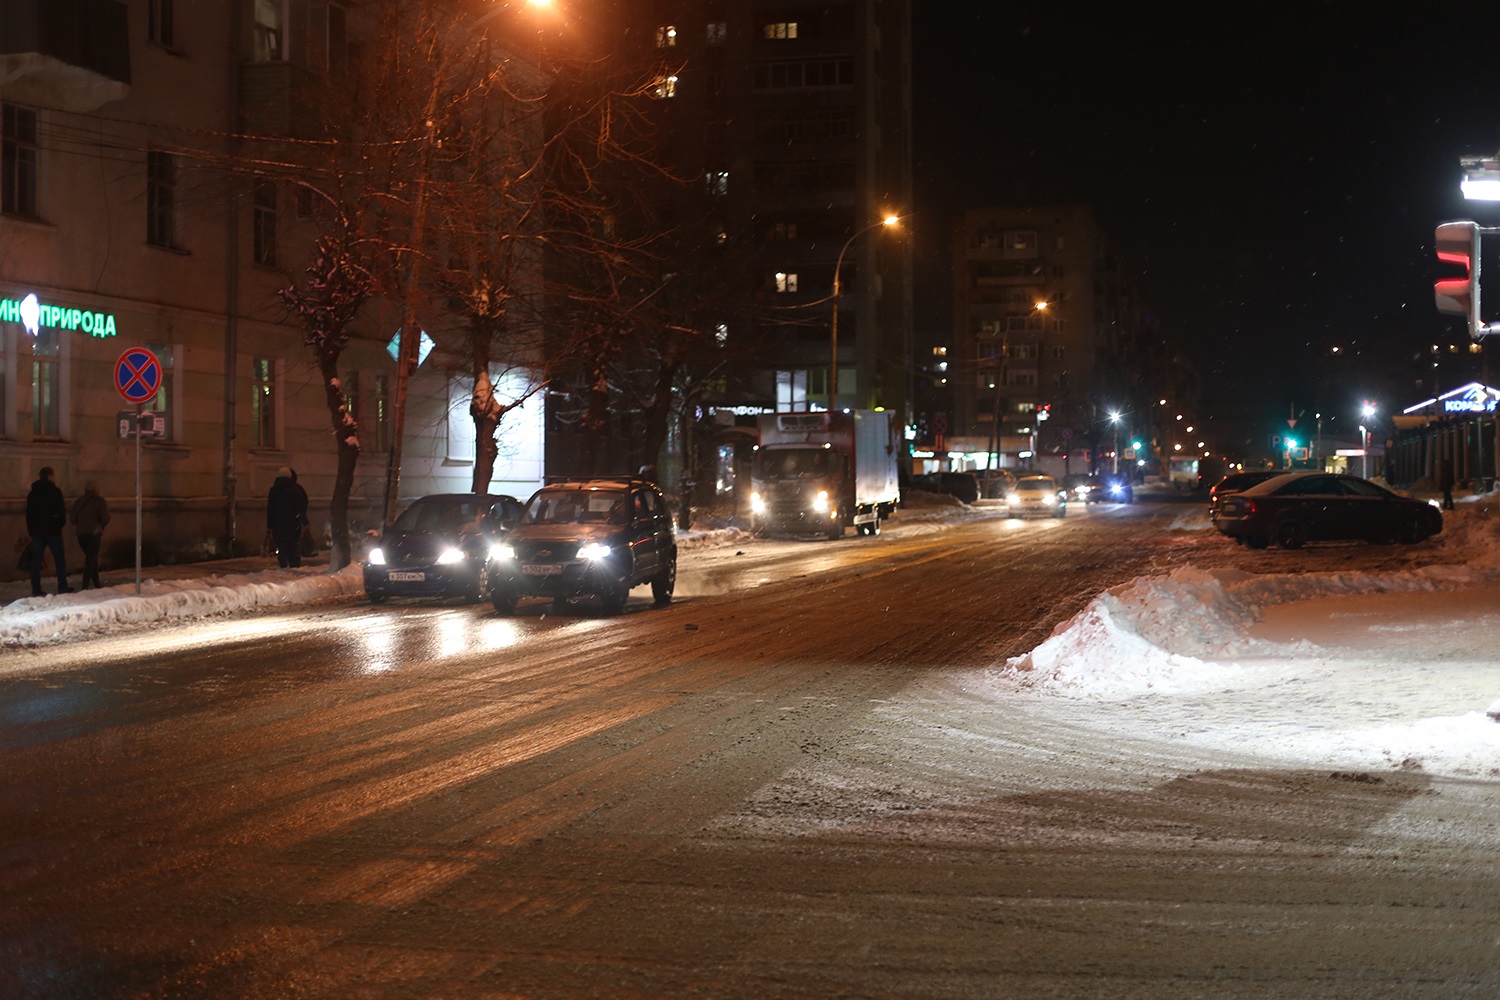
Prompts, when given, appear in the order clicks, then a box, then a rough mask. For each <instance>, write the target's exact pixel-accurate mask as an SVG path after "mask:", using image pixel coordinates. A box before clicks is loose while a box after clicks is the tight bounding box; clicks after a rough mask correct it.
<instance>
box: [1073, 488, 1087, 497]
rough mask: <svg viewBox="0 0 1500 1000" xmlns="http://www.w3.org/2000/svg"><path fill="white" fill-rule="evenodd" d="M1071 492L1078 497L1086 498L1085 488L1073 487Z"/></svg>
mask: <svg viewBox="0 0 1500 1000" xmlns="http://www.w3.org/2000/svg"><path fill="white" fill-rule="evenodd" d="M1073 492H1074V493H1076V494H1078V495H1079V496H1080V497H1085V496H1088V492H1089V488H1088V487H1087V486H1075V487H1073Z"/></svg>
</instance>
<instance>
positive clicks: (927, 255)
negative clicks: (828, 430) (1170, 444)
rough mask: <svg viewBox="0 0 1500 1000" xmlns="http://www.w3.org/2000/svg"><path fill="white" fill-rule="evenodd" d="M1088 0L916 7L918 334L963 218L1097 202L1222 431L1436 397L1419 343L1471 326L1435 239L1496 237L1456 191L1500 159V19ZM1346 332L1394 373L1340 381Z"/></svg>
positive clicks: (1499, 348) (945, 292)
mask: <svg viewBox="0 0 1500 1000" xmlns="http://www.w3.org/2000/svg"><path fill="white" fill-rule="evenodd" d="M1091 6H1092V5H1077V4H1066V5H1064V4H1056V5H1048V6H1045V7H1044V6H1043V5H1039V4H1027V5H1012V4H1005V5H1001V4H995V5H992V6H990V7H987V8H984V9H982V10H980V11H978V12H970V11H967V10H966V11H965V12H964V13H963V14H962V15H961V16H955V15H954V13H953V11H954V8H953V6H952V5H939V4H916V5H914V7H915V10H914V15H913V16H914V20H915V23H914V59H915V69H914V119H915V140H916V145H915V158H916V178H917V180H916V187H917V198H916V201H917V204H916V210H917V212H918V215H917V216H916V218H914V220H913V224H914V227H915V228H916V231H917V236H916V239H917V251H918V270H917V281H918V286H917V310H918V311H917V325H918V331H919V339H920V338H921V335H922V332H923V331H941V330H946V329H948V328H949V327H950V326H951V316H950V314H949V312H948V309H949V298H950V292H949V288H948V284H949V282H950V277H949V267H950V264H949V251H948V241H949V234H950V232H951V227H952V220H953V218H954V216H955V215H956V214H957V213H958V212H960V211H961V210H962V209H963V208H965V207H981V206H985V205H1007V204H1027V203H1044V202H1063V203H1081V204H1087V205H1089V206H1091V207H1092V208H1093V209H1094V211H1095V213H1096V215H1097V216H1098V218H1099V220H1100V221H1101V223H1102V224H1103V226H1104V227H1105V229H1106V232H1107V233H1108V234H1109V235H1110V238H1111V239H1112V241H1113V243H1114V244H1115V246H1116V248H1117V249H1118V250H1119V251H1120V252H1121V253H1122V254H1123V256H1124V258H1125V260H1126V263H1127V266H1128V267H1129V269H1130V270H1131V271H1132V272H1133V273H1135V274H1136V275H1137V276H1138V279H1139V283H1140V287H1141V288H1142V290H1143V292H1144V293H1145V295H1146V297H1147V300H1148V301H1149V302H1150V303H1151V305H1152V310H1153V312H1154V313H1155V314H1156V316H1157V317H1158V318H1159V320H1160V322H1161V324H1162V326H1163V328H1164V329H1165V330H1166V331H1167V332H1168V333H1169V334H1171V335H1173V336H1175V337H1176V338H1177V339H1178V340H1179V341H1180V342H1181V343H1182V344H1183V346H1184V347H1185V348H1186V350H1187V352H1188V353H1189V355H1190V356H1191V357H1192V358H1193V359H1194V361H1195V362H1196V363H1197V364H1198V366H1199V369H1200V371H1201V373H1202V375H1203V381H1204V385H1205V389H1206V390H1207V391H1208V394H1209V395H1210V397H1211V398H1210V410H1209V412H1208V413H1206V414H1205V415H1204V420H1208V419H1210V418H1214V419H1220V420H1223V421H1225V422H1226V423H1227V422H1229V421H1231V420H1238V419H1248V420H1256V421H1259V420H1267V421H1269V420H1274V419H1277V418H1278V417H1284V416H1285V415H1286V414H1287V412H1288V406H1289V405H1292V406H1297V407H1298V408H1299V409H1304V408H1305V409H1308V410H1311V409H1313V408H1321V409H1325V410H1335V411H1337V410H1341V409H1343V408H1345V407H1352V406H1357V403H1358V400H1359V399H1360V398H1363V397H1365V396H1369V395H1390V396H1399V397H1402V398H1398V399H1393V400H1385V399H1382V403H1383V404H1386V405H1387V406H1389V404H1398V405H1396V407H1395V408H1399V406H1401V405H1407V404H1409V403H1414V402H1418V401H1419V400H1420V398H1421V397H1420V396H1416V395H1414V393H1416V392H1417V389H1416V388H1414V385H1415V380H1416V379H1417V378H1419V377H1421V368H1422V364H1421V358H1420V357H1419V355H1420V354H1421V353H1422V352H1424V351H1425V345H1426V344H1428V343H1430V342H1432V341H1433V340H1434V338H1443V339H1446V340H1450V341H1451V340H1456V339H1458V338H1459V337H1461V336H1462V330H1461V320H1460V319H1459V318H1458V317H1446V316H1440V315H1439V314H1438V313H1437V312H1436V310H1435V308H1434V306H1433V296H1432V281H1433V280H1434V278H1435V277H1436V276H1437V275H1438V274H1439V273H1440V271H1441V270H1442V269H1441V268H1440V267H1439V265H1438V263H1437V261H1436V258H1435V257H1434V256H1433V254H1432V249H1431V243H1432V230H1433V227H1434V226H1435V225H1436V224H1437V223H1439V222H1443V221H1449V220H1452V219H1459V218H1472V219H1476V220H1477V221H1479V222H1481V224H1486V225H1500V207H1490V206H1486V205H1484V204H1482V203H1474V202H1465V201H1464V199H1463V197H1462V195H1461V193H1460V192H1459V190H1458V183H1459V180H1460V176H1461V174H1460V168H1459V164H1458V157H1459V156H1460V155H1462V154H1480V153H1485V154H1493V153H1494V152H1496V150H1497V149H1500V57H1496V58H1489V59H1488V60H1487V58H1486V53H1488V54H1489V55H1490V56H1492V57H1495V56H1497V54H1500V45H1497V44H1496V42H1497V38H1500V35H1497V29H1500V14H1487V15H1484V16H1483V18H1482V20H1483V21H1484V22H1485V23H1483V24H1475V23H1474V21H1473V17H1474V13H1473V12H1474V11H1476V10H1481V9H1486V8H1481V7H1479V6H1477V5H1450V4H1441V5H1440V4H1426V5H1422V6H1421V8H1420V9H1421V10H1422V11H1423V12H1424V13H1423V14H1422V15H1418V14H1416V13H1410V12H1408V13H1405V14H1402V15H1400V16H1390V15H1387V14H1384V13H1378V11H1380V6H1379V5H1370V4H1364V3H1359V4H1355V3H1342V4H1297V5H1291V4H1284V5H1279V4H1255V5H1249V4H1246V5H1218V4H1215V5H1197V4H1194V5H1186V4H1183V5H1178V6H1176V7H1175V8H1173V9H1175V10H1176V11H1177V12H1178V15H1177V16H1166V15H1153V14H1148V13H1144V11H1148V10H1155V9H1160V8H1153V7H1151V5H1136V4H1131V5H1124V4H1117V5H1113V11H1114V12H1113V13H1108V14H1099V13H1094V12H1091V11H1090V10H1089V8H1090V7H1091ZM1187 11H1194V12H1200V11H1201V12H1207V13H1204V14H1198V13H1193V14H1188V13H1185V12H1187ZM1277 12H1280V13H1281V14H1282V15H1283V16H1281V17H1275V16H1272V15H1273V14H1275V13H1277ZM1439 12H1442V14H1443V16H1444V19H1443V20H1441V21H1440V20H1439V19H1438V18H1439ZM1460 14H1467V15H1468V16H1469V17H1470V22H1469V25H1468V26H1467V27H1465V28H1464V29H1463V36H1462V37H1449V33H1448V32H1449V29H1448V27H1447V26H1448V25H1450V24H1456V23H1457V18H1458V16H1459V15H1460ZM1486 62H1488V63H1489V66H1488V68H1486V65H1485V63H1486ZM1494 240H1495V243H1496V244H1500V237H1495V238H1494ZM1493 249H1494V250H1495V254H1496V255H1495V257H1493V258H1492V256H1491V254H1490V252H1489V248H1487V250H1486V254H1485V261H1486V264H1487V266H1488V268H1489V269H1490V272H1491V274H1492V275H1495V277H1493V278H1492V279H1491V280H1492V282H1493V283H1494V286H1495V289H1496V290H1495V292H1494V306H1493V307H1492V308H1491V309H1487V310H1486V313H1487V314H1488V315H1487V318H1491V319H1500V245H1497V246H1495V247H1494V248H1493ZM1335 343H1338V344H1341V345H1343V346H1344V347H1345V349H1346V350H1351V351H1353V352H1355V353H1356V354H1362V355H1364V356H1365V357H1366V359H1367V360H1369V361H1371V362H1372V363H1373V367H1374V368H1377V369H1379V368H1381V367H1382V366H1384V370H1385V371H1386V373H1387V375H1388V376H1389V378H1388V381H1390V380H1392V379H1394V380H1397V382H1398V384H1396V385H1389V384H1387V385H1383V386H1382V385H1376V386H1371V387H1367V386H1364V385H1353V384H1339V383H1341V382H1351V383H1352V382H1354V381H1374V380H1375V376H1373V375H1367V374H1365V373H1364V372H1365V371H1366V367H1368V366H1366V367H1360V366H1354V367H1351V368H1350V372H1351V375H1350V376H1349V377H1348V378H1341V377H1334V378H1329V377H1328V374H1327V373H1328V369H1327V368H1326V366H1323V365H1322V364H1321V363H1320V358H1322V357H1323V356H1324V355H1325V354H1326V352H1327V350H1328V348H1329V346H1331V345H1332V344H1335ZM1493 350H1494V351H1495V352H1500V344H1497V345H1495V346H1494V347H1493ZM1408 361H1409V362H1410V370H1409V372H1408V370H1407V369H1408V364H1407V363H1408ZM1470 363H1472V362H1470ZM1496 364H1497V367H1500V358H1497V359H1496ZM1427 367H1428V368H1430V365H1428V366H1427ZM1496 375H1497V377H1500V371H1497V373H1496ZM1402 379H1404V380H1405V381H1404V383H1402V382H1400V380H1402ZM1448 387H1450V388H1451V386H1448ZM1405 397H1410V398H1405ZM1351 401H1352V402H1351Z"/></svg>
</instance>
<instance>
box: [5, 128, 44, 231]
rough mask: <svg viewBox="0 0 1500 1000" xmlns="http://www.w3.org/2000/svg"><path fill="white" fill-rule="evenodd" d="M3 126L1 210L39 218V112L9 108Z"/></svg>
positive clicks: (7, 213) (10, 213) (6, 212)
mask: <svg viewBox="0 0 1500 1000" xmlns="http://www.w3.org/2000/svg"><path fill="white" fill-rule="evenodd" d="M3 121H4V124H3V127H0V211H3V212H4V213H5V214H6V215H26V216H31V217H33V218H34V217H35V216H36V177H37V167H36V165H37V146H36V112H35V111H28V110H26V109H25V108H18V107H15V106H14V105H11V104H7V105H5V110H4V115H3Z"/></svg>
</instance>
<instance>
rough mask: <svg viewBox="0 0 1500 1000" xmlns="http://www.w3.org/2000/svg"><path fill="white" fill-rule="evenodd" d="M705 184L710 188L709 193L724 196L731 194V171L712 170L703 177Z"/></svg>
mask: <svg viewBox="0 0 1500 1000" xmlns="http://www.w3.org/2000/svg"><path fill="white" fill-rule="evenodd" d="M703 183H704V184H705V185H706V186H707V187H708V193H709V194H712V195H719V196H723V195H726V194H728V193H729V171H727V170H710V171H709V172H708V173H706V174H704V175H703Z"/></svg>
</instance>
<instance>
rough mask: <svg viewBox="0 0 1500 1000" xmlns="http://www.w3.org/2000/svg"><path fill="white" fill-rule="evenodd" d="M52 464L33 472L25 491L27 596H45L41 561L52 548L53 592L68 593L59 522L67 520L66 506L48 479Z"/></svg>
mask: <svg viewBox="0 0 1500 1000" xmlns="http://www.w3.org/2000/svg"><path fill="white" fill-rule="evenodd" d="M52 475H53V472H52V467H51V466H50V465H44V466H42V468H41V469H40V470H39V471H38V472H37V479H36V482H34V483H32V484H31V492H30V493H28V494H26V530H27V532H28V533H30V535H31V596H33V597H45V596H47V592H46V591H44V590H43V589H42V561H43V560H44V559H45V558H46V552H47V550H48V549H51V550H52V564H53V565H54V566H56V567H57V592H58V593H59V594H71V593H72V592H73V588H72V587H70V586H68V564H67V560H66V557H65V556H64V555H63V534H62V530H63V525H65V524H67V523H68V508H67V504H66V503H64V501H63V495H62V490H60V489H58V488H57V484H56V483H54V482H53V481H52Z"/></svg>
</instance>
